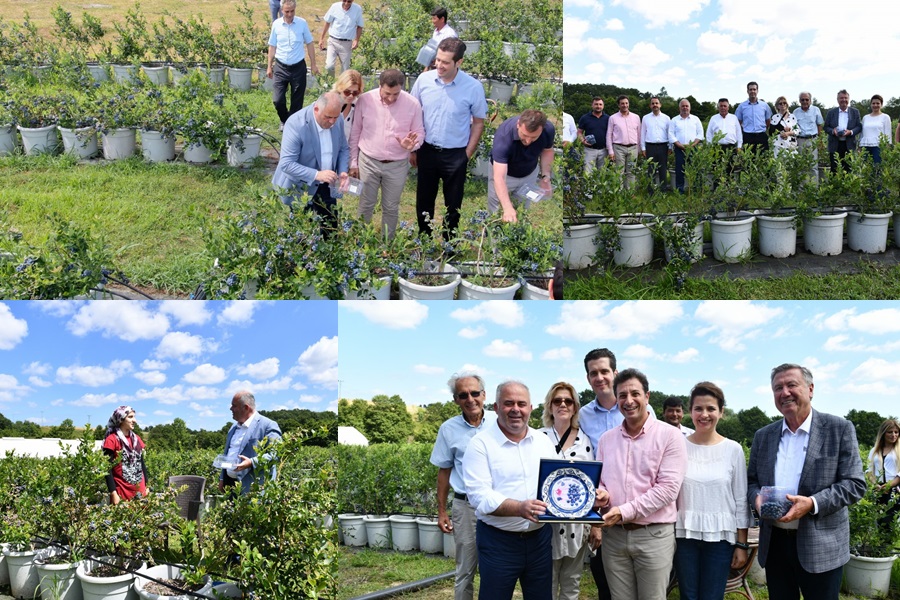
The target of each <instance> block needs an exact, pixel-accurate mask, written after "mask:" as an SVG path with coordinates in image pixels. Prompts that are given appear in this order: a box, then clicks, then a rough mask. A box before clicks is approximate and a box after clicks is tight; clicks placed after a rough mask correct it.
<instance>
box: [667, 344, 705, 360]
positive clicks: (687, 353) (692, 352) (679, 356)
mask: <svg viewBox="0 0 900 600" xmlns="http://www.w3.org/2000/svg"><path fill="white" fill-rule="evenodd" d="M698 356H700V351H699V350H697V349H696V348H687V349H686V350H682V351H680V352H677V353H675V355H674V356H672V357H671V358H670V359H669V360H670V361H671V362H673V363H675V364H684V363H688V362H693V361H694V360H696V359H697V357H698Z"/></svg>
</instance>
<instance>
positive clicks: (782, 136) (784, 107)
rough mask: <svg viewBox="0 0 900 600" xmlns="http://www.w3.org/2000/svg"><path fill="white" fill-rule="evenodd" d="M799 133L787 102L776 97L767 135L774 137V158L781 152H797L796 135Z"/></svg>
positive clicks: (782, 97)
mask: <svg viewBox="0 0 900 600" xmlns="http://www.w3.org/2000/svg"><path fill="white" fill-rule="evenodd" d="M799 133H800V126H799V125H798V124H797V119H796V118H795V117H794V115H792V114H791V112H790V111H789V110H788V101H787V98H785V97H784V96H778V99H777V100H776V101H775V114H774V115H772V120H771V122H770V123H769V135H774V136H775V144H774V150H773V152H775V156H778V153H779V152H781V151H782V150H790V151H792V152H793V151H796V150H797V135H799Z"/></svg>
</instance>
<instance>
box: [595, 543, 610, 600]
mask: <svg viewBox="0 0 900 600" xmlns="http://www.w3.org/2000/svg"><path fill="white" fill-rule="evenodd" d="M591 575H593V576H594V583H596V584H597V598H598V600H612V594H611V593H610V591H609V584H608V583H607V582H606V571H604V570H603V545H602V544H601V545H600V546H599V547H598V548H597V554H596V555H594V556H592V557H591Z"/></svg>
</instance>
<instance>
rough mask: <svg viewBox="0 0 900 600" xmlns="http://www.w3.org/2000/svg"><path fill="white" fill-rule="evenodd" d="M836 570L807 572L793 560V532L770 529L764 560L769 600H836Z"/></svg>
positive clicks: (838, 571) (839, 571)
mask: <svg viewBox="0 0 900 600" xmlns="http://www.w3.org/2000/svg"><path fill="white" fill-rule="evenodd" d="M843 570H844V568H843V567H838V568H836V569H832V570H831V571H825V572H824V573H810V572H808V571H806V570H804V569H803V567H802V566H800V559H799V558H797V532H796V530H795V531H790V530H785V529H779V528H778V527H773V528H772V538H771V541H770V542H769V554H768V556H767V557H766V586H767V587H768V588H769V600H800V593H801V592H802V593H803V598H804V599H808V600H838V597H839V596H840V589H841V575H842V573H843Z"/></svg>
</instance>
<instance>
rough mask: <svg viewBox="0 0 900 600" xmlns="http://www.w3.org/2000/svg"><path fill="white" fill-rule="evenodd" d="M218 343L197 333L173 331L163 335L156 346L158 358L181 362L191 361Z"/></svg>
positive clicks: (213, 348) (214, 348) (211, 349)
mask: <svg viewBox="0 0 900 600" xmlns="http://www.w3.org/2000/svg"><path fill="white" fill-rule="evenodd" d="M217 347H218V344H216V343H215V342H213V341H212V340H207V339H204V338H202V337H200V336H199V335H191V334H189V333H184V332H183V331H173V332H171V333H167V334H166V335H165V336H163V339H161V340H160V341H159V345H158V346H157V347H156V350H155V354H156V356H157V357H158V358H162V359H165V358H174V359H176V360H178V361H179V362H181V363H191V362H193V361H194V360H196V359H197V357H199V356H200V355H201V354H202V353H203V352H205V351H214V350H216V348H217Z"/></svg>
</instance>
